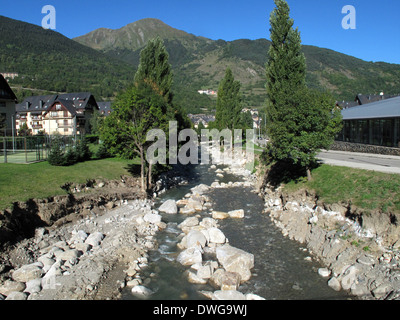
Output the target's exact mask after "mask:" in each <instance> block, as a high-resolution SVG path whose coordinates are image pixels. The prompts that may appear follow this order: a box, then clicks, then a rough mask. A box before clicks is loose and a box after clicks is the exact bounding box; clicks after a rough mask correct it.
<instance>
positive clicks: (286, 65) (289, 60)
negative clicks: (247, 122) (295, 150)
mask: <svg viewBox="0 0 400 320" xmlns="http://www.w3.org/2000/svg"><path fill="white" fill-rule="evenodd" d="M275 4H276V8H275V9H274V10H273V11H272V13H271V16H270V25H271V29H270V34H271V36H270V37H271V46H270V48H269V51H268V62H267V65H266V75H267V83H266V88H267V120H268V121H269V122H270V123H271V124H276V126H280V124H279V123H277V122H278V121H279V114H280V108H281V107H282V106H285V105H287V104H291V103H292V102H293V95H292V93H293V91H294V90H297V89H298V88H301V87H302V86H304V85H305V79H306V60H305V57H304V54H303V52H302V50H301V40H300V32H299V31H298V29H297V28H296V30H294V29H293V24H294V21H293V19H291V18H290V16H289V14H290V8H289V5H288V4H287V2H286V1H284V0H275ZM274 129H275V125H273V126H270V132H269V133H270V135H272V136H273V132H274Z"/></svg>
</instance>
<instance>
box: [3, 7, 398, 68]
mask: <svg viewBox="0 0 400 320" xmlns="http://www.w3.org/2000/svg"><path fill="white" fill-rule="evenodd" d="M0 1H1V5H0V15H4V16H6V17H10V18H13V19H17V20H22V21H25V22H29V23H33V24H37V25H41V21H42V18H43V17H44V16H45V15H44V14H42V13H41V11H42V7H43V6H44V5H47V4H50V5H53V6H54V7H55V9H56V31H57V32H60V33H62V34H63V35H65V36H67V37H69V38H73V37H77V36H80V35H83V34H86V33H88V32H90V31H93V30H94V29H97V28H100V27H105V28H111V29H118V28H121V27H123V26H125V25H127V24H128V23H131V22H134V21H137V20H140V19H143V18H158V19H160V20H162V21H164V22H165V23H167V24H168V25H170V26H172V27H174V28H177V29H181V30H184V31H186V32H189V33H193V34H195V35H198V36H204V37H207V38H211V39H223V40H228V41H230V40H236V39H241V38H247V39H258V38H267V39H269V14H270V12H271V11H272V10H273V8H274V6H275V5H274V1H273V0H246V1H233V0H213V1H210V0H203V1H194V0H163V1H160V0H145V1H143V0H140V1H139V0H113V1H110V0H97V1H93V0H79V1H78V0H69V1H66V0H45V1H43V0H12V1H8V0H0ZM288 3H289V5H290V8H291V17H292V18H293V19H294V20H295V26H297V27H299V30H300V32H301V37H302V42H303V44H306V45H315V46H318V47H324V48H329V49H332V50H335V51H339V52H342V53H345V54H349V55H352V56H355V57H357V58H360V59H363V60H366V61H385V62H390V63H398V64H400V41H399V35H400V19H399V12H400V1H399V0H380V1H372V0H288ZM345 5H353V6H354V7H355V9H356V23H357V24H356V29H355V30H345V29H343V28H342V19H343V17H344V16H345V14H342V8H343V7H344V6H345ZM0 36H1V35H0Z"/></svg>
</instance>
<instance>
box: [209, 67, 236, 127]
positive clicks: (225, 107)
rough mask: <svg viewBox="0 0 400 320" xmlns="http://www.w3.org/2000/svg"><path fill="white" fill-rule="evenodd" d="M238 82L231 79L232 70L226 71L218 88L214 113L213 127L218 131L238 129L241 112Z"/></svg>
mask: <svg viewBox="0 0 400 320" xmlns="http://www.w3.org/2000/svg"><path fill="white" fill-rule="evenodd" d="M239 91H240V82H239V81H236V80H235V79H234V77H233V73H232V70H231V69H230V68H227V69H226V72H225V77H224V78H223V79H222V80H221V83H220V85H219V87H218V98H217V105H216V113H215V126H216V128H217V129H219V130H223V129H230V130H233V129H235V128H238V126H239V124H240V120H241V117H240V113H241V111H242V106H241V98H240V93H239Z"/></svg>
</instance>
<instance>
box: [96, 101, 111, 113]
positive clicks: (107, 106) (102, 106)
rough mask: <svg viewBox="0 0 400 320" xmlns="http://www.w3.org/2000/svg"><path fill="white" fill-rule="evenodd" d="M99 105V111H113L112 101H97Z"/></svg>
mask: <svg viewBox="0 0 400 320" xmlns="http://www.w3.org/2000/svg"><path fill="white" fill-rule="evenodd" d="M97 105H98V106H99V111H100V113H102V114H105V115H109V114H110V113H111V111H112V108H111V101H105V102H97Z"/></svg>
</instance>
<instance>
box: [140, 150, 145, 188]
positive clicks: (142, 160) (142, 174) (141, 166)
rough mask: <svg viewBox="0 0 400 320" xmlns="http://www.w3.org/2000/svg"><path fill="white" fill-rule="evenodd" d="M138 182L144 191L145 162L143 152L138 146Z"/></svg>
mask: <svg viewBox="0 0 400 320" xmlns="http://www.w3.org/2000/svg"><path fill="white" fill-rule="evenodd" d="M139 151H140V182H141V187H142V191H143V192H146V184H145V170H144V169H145V162H144V154H143V149H142V148H140V150H139Z"/></svg>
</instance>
